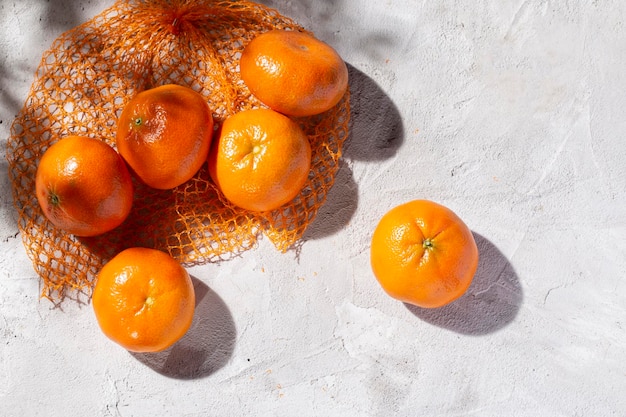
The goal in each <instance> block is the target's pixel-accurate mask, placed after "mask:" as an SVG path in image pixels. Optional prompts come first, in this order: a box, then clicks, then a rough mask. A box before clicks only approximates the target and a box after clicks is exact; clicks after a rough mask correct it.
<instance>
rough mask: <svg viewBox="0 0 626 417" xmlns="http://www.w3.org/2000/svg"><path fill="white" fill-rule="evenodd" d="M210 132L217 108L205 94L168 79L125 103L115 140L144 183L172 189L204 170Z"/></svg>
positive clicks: (123, 155)
mask: <svg viewBox="0 0 626 417" xmlns="http://www.w3.org/2000/svg"><path fill="white" fill-rule="evenodd" d="M212 135H213V114H212V112H211V109H210V108H209V105H208V103H207V101H206V100H205V99H204V97H203V96H202V95H201V94H200V93H198V92H196V91H195V90H192V89H191V88H188V87H184V86H180V85H174V84H169V85H163V86H160V87H155V88H152V89H149V90H145V91H142V92H140V93H139V94H137V95H136V96H134V97H133V98H132V99H131V100H130V101H129V102H128V104H126V106H124V109H123V110H122V113H121V115H120V118H119V120H118V130H117V140H116V144H117V149H118V151H119V153H120V154H121V155H122V157H123V158H124V159H125V160H126V162H128V165H129V166H130V167H131V169H132V170H133V172H134V173H135V174H136V175H137V176H138V177H139V178H140V179H141V180H142V181H143V182H144V183H145V184H147V185H149V186H150V187H153V188H157V189H171V188H174V187H177V186H179V185H181V184H183V183H185V182H186V181H188V180H190V179H191V178H192V177H193V176H194V175H195V174H196V173H197V172H198V171H199V170H200V168H201V167H202V164H203V163H204V162H205V161H206V157H207V154H208V152H209V148H210V145H211V138H212Z"/></svg>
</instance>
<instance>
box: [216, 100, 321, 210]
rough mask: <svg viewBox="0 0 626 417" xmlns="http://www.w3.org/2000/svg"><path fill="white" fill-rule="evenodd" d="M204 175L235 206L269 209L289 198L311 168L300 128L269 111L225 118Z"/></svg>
mask: <svg viewBox="0 0 626 417" xmlns="http://www.w3.org/2000/svg"><path fill="white" fill-rule="evenodd" d="M208 162H209V174H210V176H211V178H212V179H213V182H214V183H215V185H216V186H217V188H218V189H219V190H220V191H221V192H222V194H223V195H224V196H225V197H226V199H228V200H229V201H230V202H231V203H233V204H234V205H236V206H238V207H241V208H244V209H247V210H250V211H257V212H261V211H269V210H274V209H276V208H278V207H280V206H282V205H284V204H286V203H287V202H289V201H291V200H293V199H294V198H295V197H296V196H297V195H298V193H299V192H300V191H301V190H302V188H303V186H304V184H305V182H306V180H307V178H308V175H309V170H310V169H311V145H310V144H309V139H308V137H307V136H306V134H305V133H304V131H303V130H302V129H301V128H300V126H299V125H298V124H297V123H296V122H295V121H293V120H291V119H290V118H288V117H287V116H285V115H283V114H280V113H277V112H275V111H273V110H270V109H252V110H244V111H241V112H239V113H236V114H234V115H232V116H230V117H228V118H227V119H226V120H225V121H224V123H223V125H222V127H221V129H220V133H219V135H218V137H217V138H216V141H215V143H214V146H213V147H212V148H211V152H210V154H209V159H208Z"/></svg>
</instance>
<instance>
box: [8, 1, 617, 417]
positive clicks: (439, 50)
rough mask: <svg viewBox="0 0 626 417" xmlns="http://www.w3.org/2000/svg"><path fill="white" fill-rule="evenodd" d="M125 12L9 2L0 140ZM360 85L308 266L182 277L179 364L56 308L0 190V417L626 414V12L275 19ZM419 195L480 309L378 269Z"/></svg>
mask: <svg viewBox="0 0 626 417" xmlns="http://www.w3.org/2000/svg"><path fill="white" fill-rule="evenodd" d="M112 3H113V2H112V0H86V1H85V0H74V1H69V0H68V1H60V0H59V1H57V0H52V1H44V0H20V1H12V0H0V120H1V123H0V137H1V138H2V144H3V147H2V149H3V152H4V145H5V142H6V138H7V137H8V135H9V126H10V124H11V122H12V120H13V118H14V116H15V114H16V113H17V112H18V111H19V109H20V107H21V106H22V104H23V101H24V100H25V97H26V95H27V92H28V87H29V85H30V83H31V81H32V76H33V72H34V70H35V68H36V67H37V65H38V63H39V58H40V56H41V54H42V53H43V52H44V51H45V50H46V49H47V48H48V47H49V45H50V44H51V43H52V41H53V40H54V39H55V38H56V36H58V35H59V34H60V33H61V32H63V31H65V30H67V29H70V28H72V27H73V26H75V25H77V24H79V23H81V22H83V21H85V20H88V19H89V18H91V17H92V16H93V15H95V14H96V13H98V12H99V11H101V10H103V9H104V8H106V7H108V6H110V5H112ZM265 3H266V4H269V5H271V6H273V7H276V8H277V9H278V10H279V11H280V12H281V13H283V14H285V15H287V16H290V17H292V18H294V19H296V20H298V21H299V22H300V23H302V24H303V25H305V26H306V27H307V28H309V29H312V30H314V31H315V32H316V33H317V34H318V36H319V37H321V38H322V39H324V40H326V41H327V42H329V43H330V44H332V45H333V46H334V47H335V48H336V49H337V50H338V51H339V52H340V53H341V54H342V56H343V57H344V58H345V60H346V61H347V62H348V63H349V64H350V66H351V84H352V91H353V123H354V125H353V133H352V136H351V138H350V142H349V143H348V144H347V146H346V148H345V157H344V158H343V164H342V168H341V171H340V173H339V175H338V178H337V183H336V185H335V188H334V189H333V190H332V192H331V195H330V196H329V201H328V203H327V205H326V206H325V207H324V209H323V210H322V212H321V213H320V215H319V217H318V220H317V221H316V223H315V224H314V225H313V227H311V229H310V230H309V231H308V233H307V240H306V242H305V244H304V245H303V246H302V251H301V253H300V256H299V257H296V256H295V255H294V254H293V253H287V254H281V253H278V252H277V251H276V250H274V248H273V247H272V246H271V245H270V244H269V243H268V242H267V241H266V240H265V241H263V242H262V243H261V244H260V246H259V247H258V248H257V249H254V250H252V251H249V252H247V253H246V254H245V255H244V256H242V257H241V258H237V259H233V260H230V261H228V262H224V263H221V264H218V265H206V266H202V267H195V268H191V269H190V272H191V274H192V275H193V276H194V277H195V279H196V286H197V289H198V294H199V295H200V297H201V298H202V302H201V303H200V305H199V308H198V313H197V316H196V322H195V324H194V327H193V329H192V331H191V332H190V334H189V335H188V336H187V337H186V338H185V339H184V340H183V341H182V342H181V343H180V344H179V345H178V346H177V348H176V349H173V350H172V351H171V352H170V354H169V356H168V355H132V354H130V353H128V352H126V351H125V350H123V349H121V348H119V347H118V346H117V345H114V344H113V343H112V342H110V341H109V340H108V339H106V338H105V337H104V336H103V335H102V334H101V332H100V330H99V329H98V327H97V325H96V322H95V318H94V316H93V313H92V310H91V306H89V305H83V306H80V305H76V304H72V303H66V304H64V305H63V307H62V308H53V306H52V305H51V303H49V302H48V301H45V300H40V299H39V293H40V283H39V279H38V278H37V276H36V275H35V274H34V272H33V269H32V267H31V264H30V261H29V259H28V258H27V256H26V254H25V252H24V249H23V247H22V244H21V240H20V236H19V233H18V230H17V226H16V218H15V216H16V214H15V212H14V210H13V207H12V203H11V196H10V189H9V184H8V179H7V175H6V166H7V163H6V161H5V160H4V159H2V160H1V161H0V164H1V165H2V171H3V173H2V175H0V179H1V182H0V186H1V187H2V189H1V193H0V213H1V219H0V253H1V254H2V255H1V258H0V415H2V416H124V417H130V416H148V415H167V416H266V415H268V416H269V415H281V416H300V417H304V416H342V417H343V416H391V415H398V416H433V417H434V416H446V417H447V416H528V417H537V416H564V417H565V416H568V417H570V416H581V417H588V416H624V415H626V395H625V393H626V295H625V294H626V280H625V278H626V256H625V253H626V169H625V165H624V161H626V140H625V138H626V118H625V117H624V108H626V99H625V97H626V3H625V2H623V1H622V0H600V1H597V0H594V1H592V0H580V1H557V0H534V1H532V0H475V1H444V0H432V1H417V0H396V1H372V0H369V1H368V0H335V1H319V0H290V1H288V0H266V1H265ZM415 198H428V199H432V200H435V201H438V202H440V203H442V204H445V205H447V206H448V207H450V208H451V209H453V210H454V211H456V212H457V214H459V215H460V216H461V217H462V218H463V219H464V220H465V221H466V223H467V224H468V225H469V226H470V227H471V229H472V230H473V231H474V232H475V233H476V236H477V240H478V244H479V248H480V250H481V263H480V266H479V271H478V274H477V276H476V278H475V281H474V283H473V285H472V287H471V288H470V290H469V292H468V294H467V295H466V296H465V297H464V298H462V299H460V300H459V301H458V302H456V303H454V304H453V305H451V306H449V307H445V308H443V309H440V310H434V311H424V310H420V309H416V308H407V307H406V306H405V305H403V304H402V303H399V302H397V301H395V300H392V299H390V298H389V297H388V296H386V295H385V294H384V293H383V292H382V290H381V289H380V288H379V286H378V284H377V283H376V281H375V279H374V276H373V275H372V272H371V270H370V266H369V238H370V235H371V232H372V230H373V228H374V226H375V224H376V222H377V220H378V219H379V218H380V216H382V215H383V213H384V212H386V211H387V210H388V209H390V208H391V207H393V206H395V205H397V204H400V203H403V202H405V201H408V200H411V199H415Z"/></svg>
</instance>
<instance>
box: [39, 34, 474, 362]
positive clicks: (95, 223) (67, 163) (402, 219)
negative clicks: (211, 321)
mask: <svg viewBox="0 0 626 417" xmlns="http://www.w3.org/2000/svg"><path fill="white" fill-rule="evenodd" d="M302 68H306V70H304V71H303V70H302ZM239 70H240V75H241V79H242V80H243V82H244V83H245V84H246V86H247V87H248V88H249V90H250V92H251V93H252V94H253V95H255V96H256V97H257V98H258V99H259V101H260V102H262V103H263V104H264V105H265V107H263V108H256V109H252V110H243V111H240V112H239V113H236V114H233V115H232V116H230V117H228V118H226V119H225V120H224V122H223V123H221V125H220V126H216V123H214V120H213V116H212V114H213V113H212V110H211V109H210V108H209V105H208V103H207V102H206V100H205V99H204V98H203V97H202V96H201V95H200V94H199V93H197V92H196V91H194V90H192V89H191V88H188V87H184V86H180V85H173V84H170V85H163V86H159V87H155V88H152V89H148V90H145V91H142V92H140V93H138V94H137V95H136V96H135V97H133V98H132V99H131V100H130V101H129V102H128V104H127V105H126V106H125V107H124V108H123V109H122V112H121V114H120V117H119V119H118V120H117V136H116V141H115V145H116V149H115V148H113V147H111V146H109V145H107V144H106V143H105V142H103V141H101V140H98V139H94V138H89V137H85V136H68V137H65V138H62V139H60V140H59V141H57V142H56V143H54V144H53V145H52V146H50V147H49V148H48V149H47V150H46V152H45V153H44V155H43V156H42V158H41V160H40V162H39V165H38V168H37V174H36V180H35V184H36V193H37V200H38V202H39V205H40V206H41V208H42V211H43V213H44V215H45V216H46V217H47V218H48V219H49V220H50V221H51V222H52V223H53V224H54V225H55V226H56V227H58V228H60V229H62V230H64V231H66V232H67V233H71V234H74V235H76V236H95V235H100V234H103V233H105V232H108V231H110V230H113V229H115V228H117V227H120V226H121V225H122V223H123V222H124V220H125V219H126V218H127V216H128V215H129V214H130V211H131V208H132V203H133V195H134V194H133V193H134V189H133V177H134V178H135V179H136V180H138V181H141V182H142V183H143V184H145V185H147V186H149V187H153V188H156V189H171V188H174V187H177V186H180V185H182V184H184V183H185V182H187V181H189V180H190V179H192V177H193V176H194V175H196V173H197V172H198V171H199V170H200V168H201V167H202V166H203V164H205V163H206V164H208V171H209V174H210V177H211V179H212V181H213V182H214V183H215V185H216V187H217V188H218V190H219V191H220V192H221V193H222V194H223V196H224V197H225V198H226V199H227V200H229V201H230V202H231V203H232V204H234V205H236V206H239V207H241V208H244V209H246V210H250V211H258V212H263V211H269V210H275V209H277V208H280V207H281V206H283V205H285V204H286V203H288V202H289V201H291V200H293V199H294V198H295V197H296V196H297V195H298V194H299V193H300V191H301V190H302V188H303V186H304V184H305V182H306V179H307V177H308V174H309V171H310V167H311V146H310V144H309V141H308V138H307V136H306V135H305V134H304V132H303V131H302V130H301V128H300V126H299V124H298V123H297V122H296V121H295V120H294V119H295V118H299V117H306V116H313V115H317V114H321V113H323V112H325V111H327V110H329V109H331V108H333V107H334V106H335V105H337V103H338V102H339V101H340V99H341V98H342V97H343V96H344V94H345V93H346V90H347V88H348V71H347V67H346V64H345V62H344V61H343V60H342V58H341V57H340V56H339V55H338V53H337V52H336V51H335V50H334V49H333V48H331V47H330V46H329V45H327V44H326V43H324V42H322V41H320V40H318V39H316V38H315V37H313V36H312V35H310V34H306V33H303V32H298V31H287V30H271V31H268V32H265V33H263V34H261V35H259V36H257V37H256V38H254V39H253V40H252V41H250V42H249V43H248V44H247V45H246V46H245V48H244V50H243V52H242V54H241V58H240V62H239ZM371 263H372V268H373V271H374V275H375V276H376V277H377V278H378V280H379V282H380V284H381V286H382V287H383V289H384V290H385V291H387V292H388V293H389V294H390V295H391V296H392V297H394V298H397V299H399V300H402V301H404V302H408V303H412V304H415V305H418V306H422V307H439V306H442V305H445V304H447V303H449V302H451V301H453V300H454V299H456V298H458V297H459V296H461V295H462V294H463V293H464V292H465V291H466V289H467V288H468V286H469V284H470V282H471V280H472V277H473V275H474V273H475V271H476V268H477V263H478V250H477V248H476V244H475V242H474V239H473V237H472V234H471V232H470V231H469V229H468V228H467V226H465V224H464V223H463V222H462V220H461V219H459V218H458V217H457V216H456V215H455V214H454V213H452V212H451V211H450V210H449V209H447V208H445V207H443V206H441V205H439V204H436V203H433V202H430V201H425V200H418V201H413V202H410V203H407V204H404V205H402V206H398V207H396V208H394V209H393V210H391V211H390V212H388V213H387V214H386V215H385V216H384V217H383V218H382V219H381V221H380V223H379V225H378V227H377V228H376V230H375V231H374V234H373V236H372V247H371ZM92 302H93V308H94V311H95V314H96V318H97V321H98V323H99V325H100V327H101V329H102V331H103V332H104V334H106V335H107V336H108V337H109V338H111V339H112V340H113V341H115V342H117V343H118V344H120V345H121V346H123V347H124V348H126V349H128V350H131V351H137V352H152V351H160V350H163V349H166V348H168V347H170V346H171V345H173V344H174V343H175V342H176V341H177V340H179V339H180V338H181V337H182V336H183V335H184V334H185V333H186V332H187V330H188V329H189V327H190V325H191V322H192V319H193V315H194V306H195V296H194V289H193V285H192V282H191V279H190V277H189V275H188V273H187V272H186V270H185V268H184V267H183V266H182V265H181V264H180V263H178V261H176V260H175V259H174V258H172V257H171V256H170V255H169V254H166V253H165V252H161V251H158V250H156V249H151V248H139V247H134V248H129V249H125V250H123V251H121V252H120V253H118V254H117V255H116V256H114V257H113V258H112V259H111V260H110V261H109V262H107V263H106V264H105V265H104V267H102V269H101V270H100V272H99V273H98V275H97V277H96V284H95V287H94V291H93V298H92Z"/></svg>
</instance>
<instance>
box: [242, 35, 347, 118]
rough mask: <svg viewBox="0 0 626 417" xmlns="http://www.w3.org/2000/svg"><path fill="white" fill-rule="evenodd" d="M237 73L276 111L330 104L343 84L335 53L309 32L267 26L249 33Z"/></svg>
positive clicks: (302, 112)
mask: <svg viewBox="0 0 626 417" xmlns="http://www.w3.org/2000/svg"><path fill="white" fill-rule="evenodd" d="M239 68H240V74H241V78H242V79H243V81H244V83H245V84H246V85H247V86H248V88H249V89H250V92H251V93H252V94H254V95H255V96H256V97H257V98H258V99H259V100H260V101H261V102H263V103H264V104H265V105H267V106H268V107H270V108H272V109H273V110H276V111H278V112H280V113H283V114H286V115H289V116H295V117H304V116H312V115H315V114H319V113H323V112H325V111H327V110H329V109H331V108H332V107H334V106H335V105H336V104H337V103H338V102H339V100H341V98H342V97H343V96H344V94H345V93H346V90H347V88H348V68H347V66H346V64H345V62H344V61H343V59H342V58H341V56H339V54H338V53H337V52H336V51H335V50H334V49H333V48H332V47H331V46H329V45H328V44H326V43H324V42H322V41H320V40H318V39H317V38H315V37H314V36H312V35H310V34H307V33H304V32H297V31H288V30H278V29H276V30H271V31H269V32H265V33H262V34H261V35H259V36H257V37H256V38H254V39H253V40H252V41H251V42H250V43H249V44H248V45H246V47H245V48H244V50H243V52H242V54H241V59H240V61H239Z"/></svg>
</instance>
